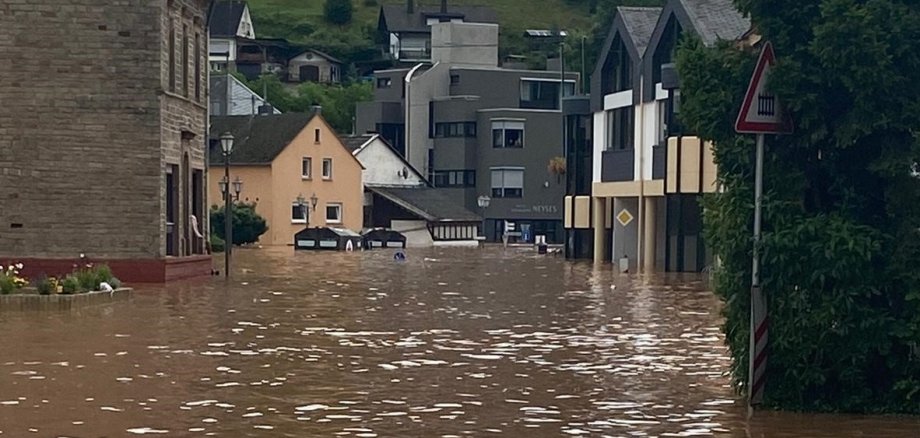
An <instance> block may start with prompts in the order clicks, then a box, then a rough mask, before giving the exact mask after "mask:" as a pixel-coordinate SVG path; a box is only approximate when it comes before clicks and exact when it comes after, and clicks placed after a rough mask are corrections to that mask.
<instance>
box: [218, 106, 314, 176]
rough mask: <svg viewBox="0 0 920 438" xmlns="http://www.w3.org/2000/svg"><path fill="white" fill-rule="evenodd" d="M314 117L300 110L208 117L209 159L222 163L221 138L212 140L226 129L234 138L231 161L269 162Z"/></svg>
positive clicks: (242, 162)
mask: <svg viewBox="0 0 920 438" xmlns="http://www.w3.org/2000/svg"><path fill="white" fill-rule="evenodd" d="M313 117H314V115H313V114H299V113H288V114H275V115H262V116H221V117H211V139H212V142H211V143H212V147H211V151H210V152H211V153H210V154H209V155H210V163H211V165H221V164H223V163H224V158H223V155H222V154H221V151H220V144H219V143H220V142H219V141H217V142H215V141H213V140H216V139H219V138H220V136H221V135H222V134H223V133H225V132H229V133H231V134H233V138H234V140H233V154H232V155H231V163H233V164H271V162H272V161H274V160H275V157H277V156H278V154H280V153H281V151H283V150H284V148H285V147H287V145H288V144H290V143H291V141H293V140H294V138H295V137H297V134H299V133H300V132H301V131H303V130H304V129H305V128H306V127H307V124H309V123H310V120H313Z"/></svg>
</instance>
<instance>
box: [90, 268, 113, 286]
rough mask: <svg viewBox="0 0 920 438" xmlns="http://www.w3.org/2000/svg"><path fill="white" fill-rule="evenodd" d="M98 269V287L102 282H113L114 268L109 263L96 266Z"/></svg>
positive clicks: (96, 269)
mask: <svg viewBox="0 0 920 438" xmlns="http://www.w3.org/2000/svg"><path fill="white" fill-rule="evenodd" d="M94 270H95V271H96V286H97V287H98V286H99V285H100V284H102V283H109V284H111V280H112V277H113V275H112V268H110V267H109V266H108V265H98V266H96V267H95V268H94Z"/></svg>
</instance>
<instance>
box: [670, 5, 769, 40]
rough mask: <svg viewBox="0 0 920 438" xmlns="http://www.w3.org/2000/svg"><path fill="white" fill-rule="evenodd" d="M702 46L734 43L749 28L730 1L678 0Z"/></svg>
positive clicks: (749, 21) (749, 22) (749, 24)
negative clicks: (725, 42)
mask: <svg viewBox="0 0 920 438" xmlns="http://www.w3.org/2000/svg"><path fill="white" fill-rule="evenodd" d="M679 1H680V3H681V5H682V6H683V8H684V10H685V11H686V13H687V15H688V16H689V18H690V22H691V23H693V28H694V29H696V33H697V35H699V37H700V39H701V40H702V41H703V44H706V45H707V46H711V45H713V44H715V43H716V42H717V41H719V40H723V41H735V40H737V39H738V38H740V37H741V36H742V35H744V34H745V33H746V32H747V31H748V29H750V28H751V20H750V19H748V18H746V17H744V16H743V15H742V14H741V12H739V11H738V9H737V8H736V7H735V5H734V4H733V2H732V0H679Z"/></svg>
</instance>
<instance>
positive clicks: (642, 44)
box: [617, 6, 661, 57]
mask: <svg viewBox="0 0 920 438" xmlns="http://www.w3.org/2000/svg"><path fill="white" fill-rule="evenodd" d="M617 15H619V16H620V18H621V19H622V20H623V25H624V26H625V28H626V33H627V34H628V35H629V38H630V39H631V40H632V43H633V46H635V48H636V51H637V52H638V53H639V56H640V57H641V56H642V54H644V53H645V48H646V47H648V42H649V40H650V39H651V38H652V32H654V31H655V24H656V23H658V16H659V15H661V8H631V7H626V6H620V7H618V8H617Z"/></svg>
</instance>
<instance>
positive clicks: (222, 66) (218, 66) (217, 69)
mask: <svg viewBox="0 0 920 438" xmlns="http://www.w3.org/2000/svg"><path fill="white" fill-rule="evenodd" d="M226 69H227V63H226V62H212V63H211V72H212V73H222V72H223V71H224V70H226Z"/></svg>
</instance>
